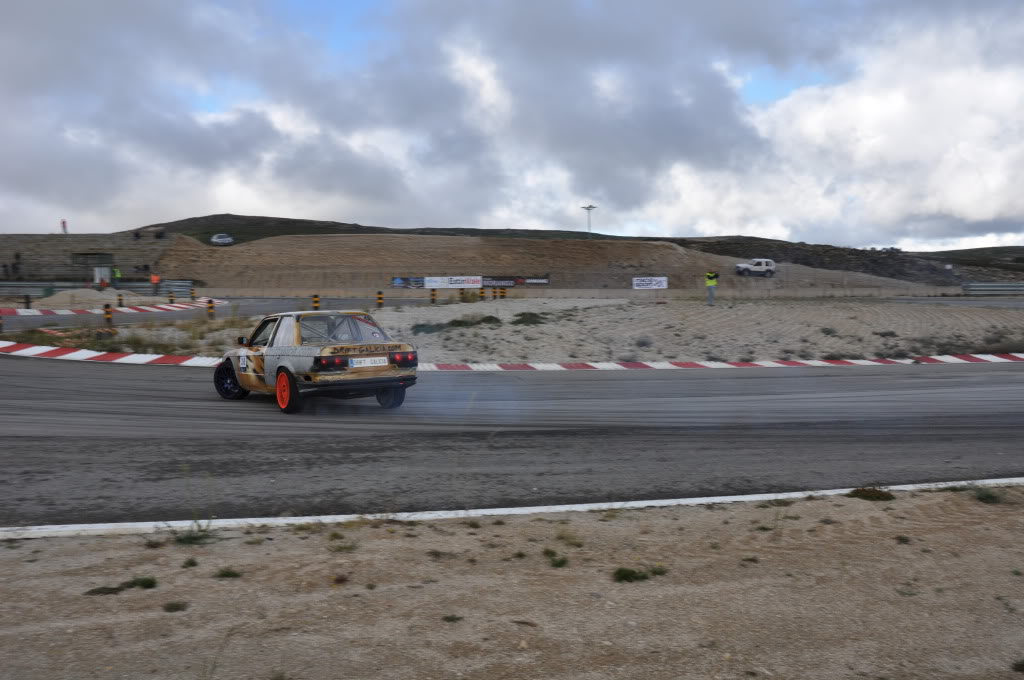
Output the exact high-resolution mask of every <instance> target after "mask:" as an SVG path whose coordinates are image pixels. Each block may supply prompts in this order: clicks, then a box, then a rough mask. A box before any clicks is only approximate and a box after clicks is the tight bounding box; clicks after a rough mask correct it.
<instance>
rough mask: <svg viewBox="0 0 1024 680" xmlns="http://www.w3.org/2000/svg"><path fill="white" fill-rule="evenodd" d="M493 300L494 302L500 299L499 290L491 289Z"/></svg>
mask: <svg viewBox="0 0 1024 680" xmlns="http://www.w3.org/2000/svg"><path fill="white" fill-rule="evenodd" d="M491 299H492V300H497V299H498V289H497V288H491Z"/></svg>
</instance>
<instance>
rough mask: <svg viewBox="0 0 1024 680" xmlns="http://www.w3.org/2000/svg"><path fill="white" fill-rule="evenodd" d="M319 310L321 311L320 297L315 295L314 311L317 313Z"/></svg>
mask: <svg viewBox="0 0 1024 680" xmlns="http://www.w3.org/2000/svg"><path fill="white" fill-rule="evenodd" d="M319 309H320V296H319V295H314V296H313V311H314V312H316V311H318V310H319Z"/></svg>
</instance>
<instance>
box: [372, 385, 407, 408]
mask: <svg viewBox="0 0 1024 680" xmlns="http://www.w3.org/2000/svg"><path fill="white" fill-rule="evenodd" d="M377 403H378V404H380V405H381V407H383V408H398V407H399V406H401V405H402V404H403V403H405V388H404V387H389V388H388V389H386V390H377Z"/></svg>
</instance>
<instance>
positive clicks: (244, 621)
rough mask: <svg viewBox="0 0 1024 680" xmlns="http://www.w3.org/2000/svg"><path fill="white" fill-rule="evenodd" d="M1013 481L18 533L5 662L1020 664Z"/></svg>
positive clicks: (60, 667)
mask: <svg viewBox="0 0 1024 680" xmlns="http://www.w3.org/2000/svg"><path fill="white" fill-rule="evenodd" d="M624 455H628V452H624ZM986 493H989V494H994V495H995V496H996V498H995V499H993V498H992V497H990V496H987V495H983V494H986ZM982 498H985V499H986V500H987V501H992V500H998V501H1000V502H982V500H980V499H982ZM1022 502H1024V496H1022V494H1021V493H1020V492H1019V491H1018V490H1008V491H995V492H993V491H989V490H979V491H978V492H977V493H976V492H974V491H972V490H964V491H959V492H931V493H899V494H897V495H896V497H895V498H894V499H893V500H890V501H880V502H871V501H866V500H860V499H856V498H847V497H842V496H831V497H825V498H817V499H813V500H811V499H806V500H804V499H800V500H781V499H779V500H776V501H775V502H766V503H742V504H733V505H726V506H704V507H682V508H667V509H647V510H633V511H607V512H595V513H567V514H563V515H556V514H542V515H525V516H513V517H503V518H500V519H495V518H493V517H485V518H479V519H468V518H467V519H466V520H461V521H460V520H445V521H430V522H419V523H416V522H408V523H407V522H398V521H356V522H352V523H348V524H345V525H318V524H307V525H300V526H296V527H293V528H291V529H286V528H277V529H270V528H261V527H258V526H254V527H252V528H251V529H248V530H245V531H244V532H243V531H241V530H235V531H228V530H222V531H218V532H215V533H213V534H211V535H209V537H208V538H209V540H206V541H203V540H192V538H190V537H189V535H188V534H178V536H177V537H176V536H174V535H169V534H165V535H162V536H161V535H156V536H128V537H111V538H53V539H36V540H24V541H9V542H7V545H6V548H4V549H0V614H2V615H3V619H4V621H5V625H4V626H3V628H2V630H0V654H2V656H3V659H4V666H3V671H2V672H0V675H3V677H5V678H12V679H14V678H17V679H18V680H64V679H67V680H72V679H76V680H77V679H78V678H92V677H96V678H115V677H116V678H153V679H154V680H172V679H173V680H178V679H181V678H218V679H219V680H243V679H246V680H249V679H257V680H273V679H281V678H289V679H291V680H322V679H327V678H352V679H370V678H373V679H374V680H441V679H442V678H443V679H448V678H463V679H465V680H536V679H537V678H546V679H551V680H579V679H583V678H586V679H587V680H638V679H643V680H715V679H717V680H744V679H747V678H775V679H781V678H787V679H791V680H809V679H812V678H813V679H814V680H856V679H858V678H869V679H878V678H893V679H896V678H899V680H1013V678H1018V677H1020V675H1019V673H1015V672H1013V668H1014V664H1017V663H1022V662H1021V659H1022V657H1024V636H1022V634H1021V626H1020V617H1021V611H1022V609H1024V596H1022V592H1024V590H1022V589H1024V575H1022V574H1024V572H1022V570H1024V552H1022V550H1021V548H1020V540H1019V537H1020V510H1021V507H1022V506H1021V503H1022ZM176 538H180V539H181V540H176ZM620 569H628V570H631V571H632V573H631V572H625V571H618V570H620ZM617 571H618V575H619V580H618V581H616V578H615V574H616V572H617ZM634 577H635V578H640V579H641V580H633V581H629V580H623V579H626V578H634ZM96 589H100V590H96ZM88 593H94V594H88ZM101 593H107V594H101ZM1022 667H1024V666H1022Z"/></svg>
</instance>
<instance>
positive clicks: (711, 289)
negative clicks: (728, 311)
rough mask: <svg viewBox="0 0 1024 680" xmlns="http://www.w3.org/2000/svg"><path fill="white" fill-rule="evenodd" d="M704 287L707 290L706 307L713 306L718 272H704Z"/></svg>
mask: <svg viewBox="0 0 1024 680" xmlns="http://www.w3.org/2000/svg"><path fill="white" fill-rule="evenodd" d="M704 287H705V288H707V290H708V307H714V306H715V289H717V288H718V272H714V271H709V272H707V273H706V274H704Z"/></svg>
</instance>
